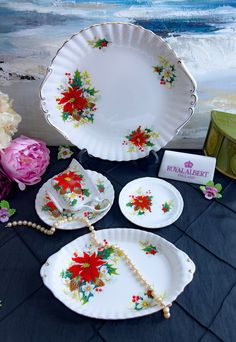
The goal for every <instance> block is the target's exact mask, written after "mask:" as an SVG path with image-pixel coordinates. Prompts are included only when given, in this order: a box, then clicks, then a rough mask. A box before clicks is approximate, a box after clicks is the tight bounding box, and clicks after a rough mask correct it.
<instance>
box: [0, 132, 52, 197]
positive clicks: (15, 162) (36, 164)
mask: <svg viewBox="0 0 236 342" xmlns="http://www.w3.org/2000/svg"><path fill="white" fill-rule="evenodd" d="M49 153H50V152H49V150H48V149H47V147H46V145H45V143H44V142H43V141H40V140H34V139H31V138H28V137H25V136H23V135H21V136H20V137H19V138H16V139H14V140H12V142H11V144H10V146H8V147H7V148H5V149H4V150H2V151H1V164H2V167H3V169H4V170H5V172H6V173H7V175H8V176H9V177H10V178H11V179H12V180H14V181H16V182H17V183H18V185H19V188H20V189H21V190H24V189H25V186H26V185H33V184H36V183H38V182H40V180H41V176H42V175H43V173H44V172H45V170H46V168H47V166H48V164H49V159H50V158H49Z"/></svg>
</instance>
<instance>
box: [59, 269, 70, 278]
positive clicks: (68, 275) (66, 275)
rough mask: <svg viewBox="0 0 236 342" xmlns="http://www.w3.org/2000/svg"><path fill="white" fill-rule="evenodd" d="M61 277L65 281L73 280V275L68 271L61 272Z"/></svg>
mask: <svg viewBox="0 0 236 342" xmlns="http://www.w3.org/2000/svg"><path fill="white" fill-rule="evenodd" d="M60 276H61V277H62V278H64V279H66V278H69V279H71V278H72V273H71V272H69V271H67V270H66V271H61V273H60Z"/></svg>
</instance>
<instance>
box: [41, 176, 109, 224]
mask: <svg viewBox="0 0 236 342" xmlns="http://www.w3.org/2000/svg"><path fill="white" fill-rule="evenodd" d="M86 171H87V172H88V175H89V177H90V178H91V179H92V181H93V182H94V183H95V184H96V185H97V187H98V190H99V192H100V196H101V200H104V199H108V200H109V202H110V204H111V205H110V207H109V208H108V209H107V210H105V211H104V212H102V213H100V214H92V213H89V212H86V215H88V218H89V220H90V222H91V223H92V224H93V223H95V222H97V221H99V220H101V219H102V218H103V217H104V216H105V215H106V214H107V213H108V211H109V210H110V209H111V207H112V204H113V202H114V197H115V193H114V188H113V186H112V184H111V182H110V181H109V180H108V179H107V178H106V177H105V176H103V175H102V174H101V173H98V172H95V171H91V170H86ZM50 182H51V179H49V180H48V181H47V182H46V183H44V184H43V186H42V187H41V188H40V189H39V191H38V194H37V196H36V199H35V209H36V212H37V214H38V216H39V217H40V218H41V220H42V221H44V222H45V223H46V224H48V225H49V226H52V225H53V223H55V221H56V220H57V219H56V218H55V217H53V216H52V214H51V213H50V211H48V210H45V209H44V207H45V196H46V192H47V189H48V188H49V183H50ZM80 212H81V215H83V216H84V211H80ZM78 213H79V212H78ZM84 226H85V225H84V224H83V223H82V222H79V221H78V220H76V221H71V222H66V223H62V224H60V226H59V227H58V229H67V230H68V229H78V228H83V227H84Z"/></svg>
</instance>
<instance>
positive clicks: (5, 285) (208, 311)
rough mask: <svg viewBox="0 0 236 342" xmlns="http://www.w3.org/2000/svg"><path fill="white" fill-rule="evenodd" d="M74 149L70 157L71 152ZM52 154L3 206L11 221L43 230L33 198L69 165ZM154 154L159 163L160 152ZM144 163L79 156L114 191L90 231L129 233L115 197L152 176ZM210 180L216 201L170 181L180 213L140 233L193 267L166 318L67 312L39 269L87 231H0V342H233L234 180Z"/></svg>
mask: <svg viewBox="0 0 236 342" xmlns="http://www.w3.org/2000/svg"><path fill="white" fill-rule="evenodd" d="M74 151H75V156H76V153H77V154H78V151H77V150H76V149H75V150H74ZM188 152H192V153H201V151H188ZM56 154H57V149H56V148H51V163H50V165H49V167H48V170H47V172H46V174H45V175H44V177H43V180H42V182H41V183H39V184H37V185H35V186H31V187H27V189H26V190H25V191H24V192H21V191H20V190H18V189H15V190H14V191H13V192H12V194H11V196H10V197H9V201H10V204H11V207H13V208H16V209H17V213H16V214H15V215H14V219H15V220H19V219H26V220H31V221H33V222H37V223H39V224H43V223H42V222H41V221H40V219H39V218H38V217H37V214H36V212H35V209H34V200H35V196H36V193H37V191H38V189H39V188H40V186H41V185H42V184H43V182H45V181H46V180H47V179H48V178H50V177H52V176H53V175H54V174H56V173H58V172H60V171H62V170H63V169H65V167H66V166H67V165H68V164H69V162H70V160H69V159H67V160H60V161H57V159H56ZM158 154H159V156H160V159H161V157H162V154H163V151H160V152H159V153H158ZM77 156H78V155H77ZM148 161H150V158H149V159H145V160H142V161H141V162H140V161H132V162H122V163H117V162H109V161H102V160H99V159H96V158H89V157H88V156H86V155H85V156H84V157H83V166H84V167H85V168H89V169H91V170H96V171H98V172H101V173H102V174H104V175H105V176H106V177H107V178H108V179H109V180H110V181H111V182H112V184H113V186H114V189H115V202H114V205H113V207H112V209H111V210H110V212H109V213H108V214H107V215H106V216H105V217H104V218H103V219H102V220H101V221H99V222H97V223H96V224H95V227H96V228H97V229H100V228H108V227H131V228H134V227H136V226H135V225H134V224H132V223H131V222H129V221H128V220H127V219H126V218H125V217H123V216H122V214H121V212H120V209H119V206H118V195H119V192H120V190H121V189H122V187H123V186H124V185H125V184H127V183H128V182H129V181H131V180H133V179H135V178H138V177H145V176H153V177H155V176H156V175H157V170H158V166H157V165H155V164H153V163H152V162H151V161H150V163H149V164H148ZM147 164H148V165H147ZM215 181H216V182H220V183H221V184H222V186H223V198H222V199H220V200H212V201H208V200H206V199H205V198H204V197H203V195H202V194H201V192H200V191H199V189H198V186H197V185H192V184H187V183H182V182H177V181H170V182H171V183H172V184H173V185H174V186H175V187H176V188H177V189H178V190H179V191H180V192H181V194H182V196H183V199H184V210H183V213H182V215H181V217H180V218H179V219H178V220H177V221H176V222H175V223H174V224H172V225H171V226H168V227H166V228H162V229H156V230H155V229H150V230H148V231H151V232H153V233H154V234H158V235H160V236H162V237H164V238H165V239H167V240H169V241H171V242H172V243H174V244H175V245H176V246H177V247H178V248H180V249H182V250H183V251H185V252H186V253H187V254H189V256H190V257H191V258H192V260H193V261H194V262H195V264H196V273H195V275H194V279H193V281H192V283H191V284H190V285H188V286H187V288H186V289H185V291H184V292H183V293H182V294H181V295H180V296H179V297H178V298H177V300H176V302H175V303H174V304H173V307H172V308H171V318H170V319H169V320H165V319H164V318H163V316H162V313H161V312H158V313H156V314H153V315H149V316H146V317H141V318H136V319H130V320H121V321H106V320H96V319H92V318H87V317H83V316H81V315H78V314H76V313H74V312H72V311H70V310H69V309H68V308H67V307H66V306H64V305H63V304H62V303H61V302H59V301H58V300H57V299H56V298H55V297H54V296H53V295H52V293H51V292H50V290H48V289H47V288H46V287H45V286H44V285H43V283H42V280H41V277H40V274H39V271H40V267H41V265H42V264H43V263H44V262H45V261H46V259H47V258H48V257H49V256H50V255H51V254H53V253H55V252H56V251H58V250H59V249H60V248H61V247H62V246H64V245H65V244H67V243H68V242H70V241H72V240H74V239H75V238H77V237H78V236H81V235H83V234H85V233H87V232H88V230H87V229H86V228H83V229H80V230H74V231H57V232H56V234H55V235H54V236H52V237H50V236H45V235H42V234H41V233H39V232H37V231H34V230H32V229H29V228H24V227H18V228H16V229H11V228H4V225H1V229H0V275H1V279H0V300H1V301H2V307H0V341H4V342H8V341H10V342H15V341H18V342H19V341H20V342H21V341H24V342H28V341H43V342H51V341H52V342H60V341H65V342H68V341H79V342H83V341H86V342H95V341H96V342H100V341H106V342H108V341H109V342H113V341H122V342H131V341H136V342H138V341H140V342H141V341H142V342H143V341H144V342H146V341H147V342H152V341H153V342H154V341H164V342H166V341H167V342H168V341H175V342H185V341H186V342H189V341H191V342H195V341H202V342H215V341H236V328H235V327H236V310H235V309H236V272H235V267H236V253H235V250H236V181H234V180H231V179H230V178H227V177H225V176H223V175H222V174H220V173H218V172H216V174H215ZM139 229H141V228H139Z"/></svg>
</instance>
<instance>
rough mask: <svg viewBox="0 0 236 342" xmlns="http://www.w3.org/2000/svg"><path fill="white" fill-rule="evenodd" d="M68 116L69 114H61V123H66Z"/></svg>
mask: <svg viewBox="0 0 236 342" xmlns="http://www.w3.org/2000/svg"><path fill="white" fill-rule="evenodd" d="M69 116H70V113H69V112H64V113H62V120H63V121H66V120H67V119H68V117H69Z"/></svg>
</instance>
